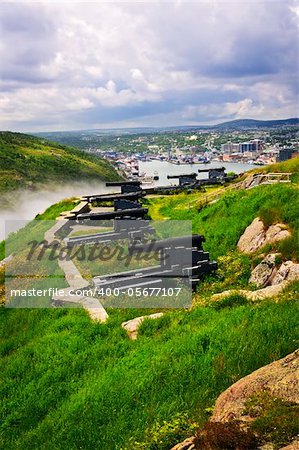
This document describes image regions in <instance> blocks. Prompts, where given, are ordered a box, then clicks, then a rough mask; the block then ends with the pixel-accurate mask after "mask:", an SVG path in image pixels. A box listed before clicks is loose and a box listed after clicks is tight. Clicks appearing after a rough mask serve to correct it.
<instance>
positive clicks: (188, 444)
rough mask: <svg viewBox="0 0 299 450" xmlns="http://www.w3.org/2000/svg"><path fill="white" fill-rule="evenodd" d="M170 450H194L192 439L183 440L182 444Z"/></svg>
mask: <svg viewBox="0 0 299 450" xmlns="http://www.w3.org/2000/svg"><path fill="white" fill-rule="evenodd" d="M171 450H195V445H194V437H191V438H187V439H185V440H184V441H183V442H180V443H179V444H177V445H175V446H174V447H172V449H171Z"/></svg>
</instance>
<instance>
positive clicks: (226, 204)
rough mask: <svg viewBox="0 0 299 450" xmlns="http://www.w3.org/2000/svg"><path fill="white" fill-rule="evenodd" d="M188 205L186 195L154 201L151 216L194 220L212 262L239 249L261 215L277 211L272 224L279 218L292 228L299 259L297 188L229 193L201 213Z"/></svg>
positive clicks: (201, 210)
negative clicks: (245, 232) (249, 229)
mask: <svg viewBox="0 0 299 450" xmlns="http://www.w3.org/2000/svg"><path fill="white" fill-rule="evenodd" d="M187 204H188V195H186V194H179V195H177V196H175V197H169V198H167V197H163V198H158V199H151V200H150V207H149V212H150V214H151V216H152V217H153V218H157V217H159V218H162V217H164V218H169V219H173V220H192V225H193V232H195V233H200V234H203V235H204V236H205V238H206V243H205V249H207V251H209V252H210V253H211V256H212V258H217V257H219V256H222V255H226V254H227V253H228V252H229V251H232V250H234V249H235V247H236V244H237V242H238V240H239V238H240V236H241V235H242V233H243V232H244V230H245V228H246V227H247V226H248V225H249V224H250V223H251V222H252V220H253V219H254V218H255V217H257V216H259V214H260V212H263V211H265V210H271V209H273V210H275V212H276V213H275V216H273V218H272V222H274V223H275V221H276V218H277V216H279V219H280V220H281V221H282V222H284V223H286V224H288V225H289V226H290V228H291V230H292V233H293V238H292V243H291V244H290V246H291V247H292V248H293V253H295V255H294V257H296V258H297V259H299V255H298V232H299V220H298V210H299V190H298V187H297V186H296V185H293V184H277V185H268V186H267V185H265V186H260V187H258V188H254V189H250V190H247V191H245V190H242V191H236V192H229V193H225V194H224V195H223V196H222V197H221V198H220V199H219V200H218V201H217V202H216V203H213V204H210V205H209V206H207V207H205V208H203V209H200V210H198V208H197V207H196V206H191V207H190V209H189V208H188V207H186V205H187ZM273 247H274V246H273ZM275 247H276V246H275ZM277 247H279V245H278V244H277ZM296 249H297V251H295V250H296ZM283 250H284V248H283V247H282V248H281V251H283ZM288 256H289V252H288Z"/></svg>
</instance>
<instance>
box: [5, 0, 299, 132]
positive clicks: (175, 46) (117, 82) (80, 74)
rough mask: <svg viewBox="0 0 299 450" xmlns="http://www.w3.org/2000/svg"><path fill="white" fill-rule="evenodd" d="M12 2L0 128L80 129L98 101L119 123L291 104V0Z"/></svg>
mask: <svg viewBox="0 0 299 450" xmlns="http://www.w3.org/2000/svg"><path fill="white" fill-rule="evenodd" d="M9 5H10V6H3V5H2V6H0V15H1V18H2V22H3V24H4V27H3V33H2V36H1V38H2V45H0V58H1V62H2V64H1V72H2V82H1V86H2V91H3V92H2V101H1V103H0V107H1V111H0V114H1V117H2V121H3V120H4V121H5V123H6V126H7V127H8V126H11V127H14V128H15V127H20V128H23V129H26V128H27V129H30V128H32V129H35V125H36V124H38V127H43V124H42V122H43V120H44V128H45V129H47V128H49V127H52V128H53V127H54V128H55V127H61V126H62V127H63V126H70V127H71V128H80V127H82V125H83V124H82V114H83V113H84V120H85V121H86V123H84V126H85V127H86V126H90V127H93V126H95V125H97V126H98V125H99V122H100V121H101V120H105V111H107V116H109V119H107V122H108V121H110V120H111V111H115V117H116V119H115V120H116V122H117V121H119V124H121V123H122V121H123V123H128V122H130V123H132V122H134V120H135V122H136V123H138V124H139V123H140V120H141V121H142V120H144V124H145V125H146V124H151V123H154V122H157V121H159V120H160V119H161V117H163V120H169V121H177V123H181V122H182V121H183V122H184V121H186V122H187V121H188V120H199V121H203V120H206V119H208V120H210V121H214V120H216V119H217V118H218V117H219V118H222V117H226V116H227V117H230V116H233V117H246V115H247V114H248V115H250V116H251V117H252V116H256V117H259V118H270V117H277V116H279V117H283V115H284V114H288V115H291V116H294V115H296V114H297V109H296V108H297V97H296V95H297V94H296V76H297V68H298V65H297V64H298V48H297V41H296V36H297V22H298V17H297V9H296V8H295V6H294V5H293V2H292V1H286V2H284V3H283V2H271V3H270V4H269V1H267V0H265V1H259V2H249V1H248V2H242V3H241V2H240V3H238V2H234V3H226V2H224V1H220V2H219V1H218V2H217V1H215V2H213V3H211V2H208V1H206V2H190V3H186V2H184V1H178V2H173V3H171V2H163V1H162V2H155V3H154V4H151V3H149V2H145V3H143V2H141V3H138V2H131V3H125V2H120V3H114V2H109V3H99V2H97V3H62V4H60V3H51V2H43V3H36V4H34V3H33V4H32V3H31V4H22V3H10V4H9ZM134 108H135V110H136V112H135V116H134V111H133V109H134ZM81 113H82V114H81ZM97 113H99V115H100V116H99V117H101V119H97V117H96V116H97ZM225 115H226V116H225ZM155 116H156V118H157V119H155ZM103 118H104V119H103ZM174 123H175V122H169V125H171V124H174ZM103 125H105V123H103Z"/></svg>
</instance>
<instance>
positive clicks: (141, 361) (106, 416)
mask: <svg viewBox="0 0 299 450" xmlns="http://www.w3.org/2000/svg"><path fill="white" fill-rule="evenodd" d="M196 195H201V194H194V195H193V194H191V195H190V196H187V194H180V195H177V196H169V197H164V198H162V197H159V198H158V199H156V200H154V199H149V200H148V201H149V202H150V208H151V212H152V214H153V215H156V214H157V215H159V218H163V217H171V218H173V219H179V220H182V219H190V220H192V223H193V228H194V231H195V232H200V233H203V234H204V235H205V236H206V240H207V241H206V243H205V248H206V249H207V250H209V251H210V253H211V256H212V258H216V257H218V262H219V270H218V274H217V275H216V276H214V277H209V278H207V279H206V280H205V281H204V282H203V283H201V284H200V287H199V292H198V294H197V295H196V296H195V302H194V306H193V308H192V309H191V310H184V309H180V310H166V311H165V313H164V316H163V317H161V318H160V319H156V320H151V321H150V320H145V321H144V322H143V323H142V325H141V327H140V330H139V337H138V340H137V341H131V340H130V339H129V338H128V336H127V334H126V332H125V330H123V329H122V327H121V323H122V322H123V321H127V320H129V319H132V318H134V317H137V316H140V315H145V314H148V313H151V312H154V311H152V310H146V309H141V310H140V309H139V310H137V309H123V310H118V309H110V310H108V313H109V319H108V321H107V322H106V323H105V324H98V323H94V322H91V321H90V319H89V317H88V315H87V313H86V312H85V311H84V310H82V309H66V308H56V309H5V308H3V307H2V308H0V316H1V318H0V319H1V320H0V337H1V339H0V357H1V375H0V376H1V387H0V393H1V394H0V395H1V397H2V398H3V400H4V401H3V402H2V404H1V406H0V420H1V425H0V446H1V448H5V449H6V450H23V449H28V450H37V449H43V450H48V449H49V450H64V449H65V448H67V449H68V450H77V449H80V448H82V449H84V450H91V449H107V450H122V449H123V450H137V449H140V450H141V449H146V450H169V448H171V446H172V445H175V444H176V443H177V442H179V441H180V440H183V439H185V438H186V437H187V436H190V434H192V433H193V432H194V429H195V428H196V427H198V426H201V425H202V424H203V423H204V422H205V421H206V420H207V417H208V415H209V411H211V409H212V407H213V405H214V402H215V400H216V398H217V396H218V395H219V394H220V393H221V392H222V391H223V390H225V389H226V388H227V387H229V386H230V385H231V384H233V383H234V382H236V381H237V380H239V379H240V378H242V377H244V376H246V375H247V374H249V373H251V372H253V371H254V370H256V369H258V368H259V367H261V366H264V365H266V364H269V363H270V362H272V361H274V360H277V359H279V358H282V357H284V356H286V355H287V354H289V353H291V352H293V351H294V350H295V349H296V348H297V347H298V339H297V338H298V333H297V314H298V298H299V297H298V294H299V283H298V282H297V283H293V284H292V285H290V286H289V287H288V288H287V289H286V290H284V291H283V292H282V293H281V294H280V295H279V297H277V298H276V299H275V301H273V300H272V301H264V302H260V303H259V302H258V303H255V304H252V303H250V302H247V301H244V298H243V297H241V296H236V295H235V296H231V297H229V298H228V299H226V300H225V301H223V302H222V303H219V304H218V305H217V307H215V305H214V307H213V305H211V306H209V302H208V301H207V302H206V303H205V305H206V306H201V305H199V304H198V303H199V302H197V301H196V299H197V297H198V296H203V297H205V296H206V299H207V300H208V298H209V296H210V295H211V294H212V293H214V292H218V291H220V290H223V289H230V288H237V287H245V286H246V285H247V283H248V277H249V273H250V266H251V264H252V261H251V260H250V258H249V257H247V256H244V255H240V254H239V253H238V252H237V251H236V250H235V246H236V242H237V241H238V239H239V237H240V235H241V234H242V232H243V231H244V229H245V227H246V226H247V225H248V224H249V223H250V222H251V221H252V219H253V218H254V217H256V216H257V215H258V214H259V213H262V212H261V211H262V209H261V208H262V207H264V208H269V209H270V210H271V208H273V211H275V215H274V217H273V219H271V217H270V218H269V223H270V222H271V221H272V220H278V219H279V220H282V221H283V222H285V223H286V224H287V225H288V226H289V227H290V229H291V230H292V232H293V236H295V232H296V230H298V221H297V211H298V190H297V187H296V186H295V185H276V186H262V187H260V188H256V189H252V190H250V191H242V192H237V193H234V194H229V195H224V197H223V198H221V199H220V200H219V201H218V202H217V203H215V204H213V205H210V206H208V207H206V208H204V209H202V210H200V211H198V210H197V209H196V207H194V206H192V204H191V206H190V209H189V207H188V201H189V200H188V199H191V200H192V201H193V200H194V199H195V200H196ZM190 203H191V201H190ZM71 206H72V207H73V206H74V202H73V200H70V201H68V203H67V204H65V202H63V203H61V204H60V205H54V206H53V207H51V208H50V209H48V210H47V211H46V212H45V213H44V214H43V215H41V216H39V217H38V218H39V219H47V220H52V219H55V217H56V215H57V214H58V213H59V212H61V211H65V210H66V209H68V208H70V209H71ZM155 218H156V217H155ZM37 222H38V221H36V223H35V225H34V226H35V227H37V228H36V230H33V231H35V232H37V233H40V234H41V235H42V233H43V232H44V230H45V229H46V228H45V227H46V226H47V225H46V224H47V222H43V221H40V224H39V223H37ZM29 232H31V229H30V228H29V229H27V230H25V231H24V230H20V231H19V232H17V233H16V235H15V236H14V239H15V240H16V243H17V241H18V240H19V244H20V242H22V240H24V238H25V237H26V238H28V233H29ZM284 245H286V247H287V248H286V249H285V253H283V257H285V256H286V254H287V253H292V254H293V253H294V248H296V245H295V241H294V240H291V241H290V242H288V243H287V244H286V243H285V244H284ZM0 289H1V286H0ZM259 401H260V400H259ZM270 403H271V402H270ZM275 405H277V403H275ZM250 406H251V405H249V406H248V407H250ZM278 406H279V408H276V407H275V406H274V407H273V404H272V403H271V404H269V405H268V406H267V407H265V415H264V416H263V417H262V418H261V417H257V418H256V420H257V421H256V422H255V426H256V427H257V428H258V429H259V430H266V431H265V432H266V433H268V435H267V437H269V439H272V438H273V439H274V440H275V439H276V437H275V436H277V432H276V425H277V423H278V422H279V421H280V419H281V418H283V417H289V418H290V417H293V415H292V414H293V409H288V411H286V409H285V408H286V407H287V408H289V406H290V405H281V404H279V405H278ZM291 406H292V405H291ZM289 413H290V414H291V415H290V414H289ZM260 419H262V420H260ZM282 423H284V422H283V421H282ZM288 430H289V429H288ZM220 432H221V433H222V432H223V430H220ZM261 432H262V431H261ZM210 433H214V435H215V433H216V434H217V433H218V435H219V430H218V431H217V430H215V429H213V430H210ZM221 433H220V434H221ZM225 433H226V437H227V438H229V435H230V433H231V430H225ZM238 433H239V430H235V433H234V437H235V436H236V435H238ZM292 433H293V431H292V430H291V431H290V430H289V431H288V435H287V438H289V437H290V436H291V435H292ZM222 434H223V433H222ZM243 438H244V439H245V438H246V439H249V438H250V436H243V435H242V439H243ZM230 439H231V438H230ZM284 440H286V437H284ZM240 448H241V447H240Z"/></svg>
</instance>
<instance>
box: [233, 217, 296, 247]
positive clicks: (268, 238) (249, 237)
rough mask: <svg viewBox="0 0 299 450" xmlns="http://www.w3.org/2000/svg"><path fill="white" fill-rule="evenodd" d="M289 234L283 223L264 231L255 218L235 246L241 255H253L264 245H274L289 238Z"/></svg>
mask: <svg viewBox="0 0 299 450" xmlns="http://www.w3.org/2000/svg"><path fill="white" fill-rule="evenodd" d="M290 235H291V233H290V232H289V230H288V229H287V226H286V225H285V224H283V223H276V224H275V225H270V227H269V228H268V229H267V230H266V229H265V227H264V224H263V222H262V220H261V219H260V218H258V217H257V218H255V219H254V220H253V222H252V223H251V224H250V225H249V226H248V227H247V228H246V230H245V231H244V233H243V234H242V236H241V237H240V239H239V242H238V244H237V247H238V249H239V250H240V251H241V252H243V253H247V254H250V253H254V252H255V251H256V250H258V249H260V248H261V247H263V246H264V245H265V244H270V243H274V242H277V241H281V240H283V239H286V238H288V237H290Z"/></svg>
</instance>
